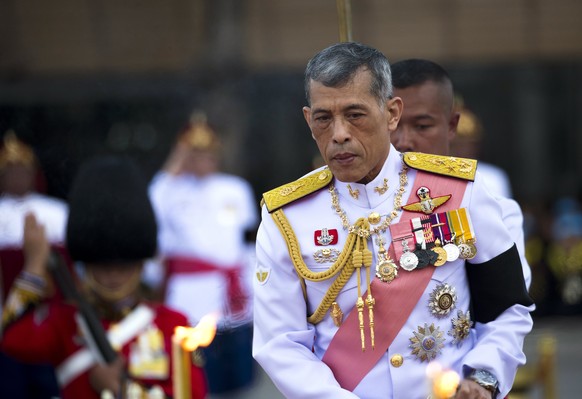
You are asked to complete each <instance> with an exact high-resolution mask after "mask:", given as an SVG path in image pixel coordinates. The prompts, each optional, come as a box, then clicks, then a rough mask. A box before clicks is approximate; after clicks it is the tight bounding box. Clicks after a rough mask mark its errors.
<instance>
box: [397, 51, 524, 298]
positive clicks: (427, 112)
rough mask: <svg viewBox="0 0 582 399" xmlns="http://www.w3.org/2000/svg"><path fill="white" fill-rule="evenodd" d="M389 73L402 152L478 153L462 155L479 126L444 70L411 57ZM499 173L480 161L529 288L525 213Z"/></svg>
mask: <svg viewBox="0 0 582 399" xmlns="http://www.w3.org/2000/svg"><path fill="white" fill-rule="evenodd" d="M391 71H392V83H393V85H394V95H395V96H397V97H400V98H401V99H402V101H403V103H404V109H403V111H402V116H401V118H400V121H399V122H398V128H397V129H396V131H395V132H394V133H393V134H392V135H391V137H390V139H391V141H392V144H393V145H394V147H396V149H397V150H398V151H401V152H406V151H418V152H424V153H427V154H437V155H454V156H460V157H463V158H472V157H473V156H474V155H475V152H472V153H470V154H469V153H461V152H459V151H460V144H459V143H461V142H470V141H471V142H474V140H475V137H477V136H479V134H480V129H481V128H480V122H479V120H478V119H477V117H476V116H475V115H474V114H473V113H471V112H470V111H469V110H467V109H466V108H464V107H463V104H462V103H461V101H460V99H459V97H457V98H456V99H454V89H453V83H452V81H451V79H450V77H449V74H448V73H447V72H446V70H445V69H444V68H443V67H441V66H440V65H438V64H437V63H435V62H433V61H429V60H424V59H407V60H403V61H399V62H396V63H394V64H392V66H391ZM455 143H456V147H455V150H456V151H454V152H453V150H452V149H451V147H452V146H453V144H455ZM475 144H476V142H474V144H472V145H475ZM467 148H468V147H467ZM497 172H503V171H502V170H501V169H499V168H497V167H495V166H493V165H490V164H484V163H483V162H481V161H479V173H480V174H481V175H482V176H483V180H484V181H485V182H486V185H487V188H488V189H489V191H490V192H491V193H492V194H493V196H495V197H497V198H498V200H499V202H500V204H501V210H502V214H503V221H504V222H505V225H506V226H507V228H508V229H509V231H510V232H511V235H512V237H513V241H514V242H515V243H516V245H517V249H518V251H519V254H520V257H521V264H522V266H523V274H524V278H525V283H526V286H527V287H528V288H529V287H530V285H531V268H530V267H529V264H528V262H527V259H526V258H525V242H524V232H523V213H522V211H521V207H520V206H519V204H518V203H517V202H516V201H515V200H513V199H511V189H510V188H509V184H508V182H509V181H508V180H504V179H503V178H502V176H503V173H497Z"/></svg>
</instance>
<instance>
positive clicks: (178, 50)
mask: <svg viewBox="0 0 582 399" xmlns="http://www.w3.org/2000/svg"><path fill="white" fill-rule="evenodd" d="M581 17H582V2H581V1H579V0H409V1H390V0H353V1H352V26H353V37H354V40H357V41H360V42H363V43H366V44H369V45H372V46H374V47H377V48H379V49H380V50H382V51H383V52H384V53H385V54H386V55H387V56H388V58H389V60H391V61H392V62H395V61H398V60H400V59H404V58H410V57H418V58H429V59H432V60H434V61H437V62H439V63H440V64H442V65H443V66H445V68H446V69H447V70H448V71H449V72H450V74H451V77H452V80H453V82H454V84H455V86H456V90H457V92H459V93H460V94H461V95H462V96H463V98H464V103H465V106H466V107H468V108H469V109H471V110H472V111H473V112H474V113H475V114H476V115H477V116H478V117H479V118H480V120H481V123H482V127H483V137H482V148H481V154H480V159H482V160H484V161H487V162H489V163H492V164H495V165H497V166H500V167H501V168H503V169H504V170H505V171H506V172H507V173H508V175H509V177H510V180H511V184H512V191H513V195H514V197H515V198H516V199H517V200H518V201H519V202H520V203H521V204H522V206H523V208H524V212H525V221H526V223H525V228H526V234H527V238H528V241H529V242H528V244H529V245H528V250H529V258H530V259H531V260H530V264H531V265H532V269H533V275H534V280H533V285H532V295H533V296H534V299H536V301H537V302H538V304H539V306H538V310H539V314H543V315H546V314H554V313H560V314H572V313H574V314H582V310H581V309H582V290H581V289H580V288H579V286H576V287H574V288H575V289H574V293H575V294H577V296H576V295H574V296H572V295H570V296H569V297H568V298H570V299H571V298H574V299H575V300H574V301H572V300H570V301H566V300H564V292H561V290H562V289H563V288H564V287H563V286H564V281H563V275H560V274H559V273H555V272H552V267H553V268H554V269H556V267H558V268H560V267H561V269H560V270H566V269H567V270H568V271H569V272H572V273H578V276H582V262H579V261H578V260H579V259H580V256H577V255H575V254H574V255H572V256H570V255H568V254H569V253H570V252H567V251H570V250H571V248H578V246H577V243H578V242H582V233H581V234H580V235H579V236H578V238H579V240H580V241H576V242H572V241H568V247H567V248H566V249H564V250H563V251H562V252H560V251H554V252H553V253H554V255H553V257H552V255H548V254H549V251H546V249H547V248H548V247H550V246H551V245H552V241H553V236H554V235H555V231H556V229H557V231H560V230H561V229H560V227H559V226H558V227H556V226H555V225H554V220H558V219H554V216H555V215H556V212H558V213H559V212H562V211H563V208H558V207H557V205H556V204H558V205H559V204H560V202H559V201H558V202H557V200H558V199H560V198H563V197H568V198H570V199H573V200H574V201H578V203H579V201H580V197H581V194H582V24H581V23H580V18H581ZM336 41H338V17H337V8H336V1H334V0H324V1H312V0H293V1H289V0H165V1H159V0H124V1H115V0H101V1H93V0H53V1H50V2H49V1H43V0H2V1H0V135H1V134H3V133H4V132H6V131H7V130H9V129H13V130H14V131H15V132H16V133H17V135H18V136H19V137H20V138H21V139H22V140H24V141H26V142H27V143H28V144H30V145H32V146H33V147H34V148H35V151H36V153H37V154H38V157H39V159H40V163H41V166H42V168H43V171H44V174H45V176H46V191H47V193H48V194H50V195H53V196H56V197H61V198H66V194H67V192H68V188H69V184H70V182H71V178H72V176H73V175H74V174H75V172H76V168H77V166H78V165H79V164H80V162H81V161H82V160H84V159H86V158H89V157H91V156H93V155H97V154H102V153H105V152H116V153H127V154H130V155H131V156H132V157H133V158H135V159H136V160H137V161H138V162H139V163H140V164H141V165H142V167H143V168H144V170H145V171H146V172H147V173H148V174H149V176H152V175H153V174H154V173H155V171H156V170H158V169H159V168H160V166H161V165H162V163H163V162H164V159H165V156H166V154H167V153H168V151H169V150H170V147H171V145H172V143H173V142H174V138H175V137H174V135H175V132H178V131H179V130H180V127H182V126H183V125H185V124H186V123H187V121H188V119H189V116H190V112H191V111H192V110H193V109H199V110H203V111H205V112H206V114H207V115H208V119H209V120H210V121H212V122H213V124H214V125H215V126H216V127H217V130H218V131H219V132H220V133H221V135H222V136H223V144H224V151H225V157H224V163H225V164H224V170H225V171H227V172H232V173H236V174H238V175H240V176H242V177H244V178H246V179H247V180H249V181H250V182H251V184H252V185H253V188H254V191H255V193H256V194H257V195H259V194H260V193H262V192H264V191H266V190H268V189H270V188H272V187H273V186H276V185H279V184H282V183H285V182H287V181H290V180H293V179H295V178H297V177H299V176H301V175H302V174H304V173H306V172H307V171H308V170H310V168H311V164H312V159H313V156H314V155H315V153H316V152H317V149H316V147H315V144H314V143H313V140H312V139H311V136H310V132H309V130H308V127H307V125H306V124H305V121H304V120H303V115H302V112H301V107H302V106H303V105H305V99H304V93H303V70H304V67H305V64H306V62H307V60H308V59H309V58H310V57H311V56H312V55H313V54H315V53H316V52H317V51H319V50H321V49H322V48H324V47H326V46H328V45H330V44H332V43H334V42H336ZM257 202H258V198H257ZM557 215H558V216H560V215H561V214H557ZM576 220H578V219H576ZM573 231H582V229H576V228H574V229H573ZM564 251H566V252H564ZM564 253H565V254H566V255H564ZM568 256H569V257H568ZM550 258H552V259H553V260H552V259H550ZM563 259H574V260H571V261H569V263H564V262H566V261H565V260H563ZM560 262H562V263H560ZM549 264H552V265H558V266H552V267H550V266H548V265H549ZM562 264H567V265H569V266H567V267H566V266H559V265H562ZM572 265H574V266H572ZM561 279H562V280H561ZM578 281H582V280H581V278H580V277H578ZM579 285H582V284H579ZM571 291H572V289H571V287H570V291H569V293H570V294H571Z"/></svg>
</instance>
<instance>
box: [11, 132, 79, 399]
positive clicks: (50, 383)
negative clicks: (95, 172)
mask: <svg viewBox="0 0 582 399" xmlns="http://www.w3.org/2000/svg"><path fill="white" fill-rule="evenodd" d="M38 167H39V164H38V160H37V159H36V156H35V155H34V152H33V150H32V148H31V147H30V146H28V145H26V144H25V143H24V142H22V141H21V140H19V139H18V138H17V137H16V134H15V133H14V132H12V131H9V132H8V133H6V134H5V136H4V141H3V145H2V147H1V148H0V312H1V309H2V307H3V306H2V302H3V301H4V300H5V299H6V298H5V296H6V295H7V294H8V288H9V286H10V285H11V284H12V282H13V281H14V279H15V278H16V276H17V275H18V273H19V272H20V271H21V269H22V267H23V263H24V257H23V253H22V240H23V233H24V217H25V215H26V214H27V213H28V212H32V213H34V214H35V215H36V218H37V220H39V221H41V222H42V224H43V225H44V226H45V229H46V235H47V239H48V240H49V242H50V243H51V244H52V245H53V246H55V247H60V248H62V247H63V242H64V238H65V227H66V224H67V216H68V206H67V204H66V202H64V201H62V200H60V199H57V198H53V197H49V196H46V195H43V194H40V193H38V192H37V191H36V188H35V185H36V179H37V173H38ZM0 385H1V386H3V387H6V389H5V390H4V391H3V394H6V395H7V396H8V397H20V398H23V399H29V398H30V399H32V398H49V397H51V396H53V395H57V394H58V387H57V384H56V380H55V379H54V374H53V370H52V368H49V367H48V366H31V365H24V364H21V363H18V362H15V361H14V360H12V359H10V358H7V357H5V356H4V355H0ZM43 391H44V392H43Z"/></svg>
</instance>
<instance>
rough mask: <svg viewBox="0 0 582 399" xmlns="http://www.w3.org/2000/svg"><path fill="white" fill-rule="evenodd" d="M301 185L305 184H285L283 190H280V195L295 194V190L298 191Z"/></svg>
mask: <svg viewBox="0 0 582 399" xmlns="http://www.w3.org/2000/svg"><path fill="white" fill-rule="evenodd" d="M301 187H303V184H301V183H298V184H290V185H288V186H285V187H283V188H281V191H279V195H282V196H283V197H286V196H288V195H291V194H293V193H294V192H295V191H297V190H298V189H299V188H301Z"/></svg>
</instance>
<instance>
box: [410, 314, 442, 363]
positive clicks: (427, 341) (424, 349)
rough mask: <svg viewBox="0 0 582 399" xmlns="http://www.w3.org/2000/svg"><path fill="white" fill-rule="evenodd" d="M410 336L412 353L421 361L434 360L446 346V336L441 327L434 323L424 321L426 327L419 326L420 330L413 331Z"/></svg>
mask: <svg viewBox="0 0 582 399" xmlns="http://www.w3.org/2000/svg"><path fill="white" fill-rule="evenodd" d="M413 334H414V336H413V337H412V338H410V342H411V344H410V347H411V348H412V354H413V355H415V356H416V358H417V359H419V360H420V361H421V362H430V361H431V360H434V359H435V358H436V357H437V355H438V354H439V353H440V351H441V349H442V348H443V347H444V346H445V344H444V342H445V338H444V337H443V332H442V331H441V329H440V328H439V327H438V326H436V327H435V325H434V324H431V325H430V326H429V325H428V324H427V323H424V327H421V326H418V330H417V331H414V332H413Z"/></svg>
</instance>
